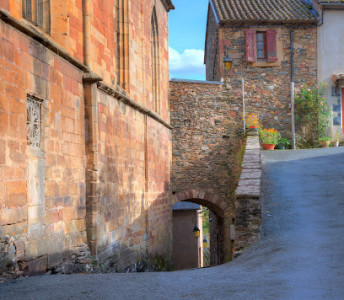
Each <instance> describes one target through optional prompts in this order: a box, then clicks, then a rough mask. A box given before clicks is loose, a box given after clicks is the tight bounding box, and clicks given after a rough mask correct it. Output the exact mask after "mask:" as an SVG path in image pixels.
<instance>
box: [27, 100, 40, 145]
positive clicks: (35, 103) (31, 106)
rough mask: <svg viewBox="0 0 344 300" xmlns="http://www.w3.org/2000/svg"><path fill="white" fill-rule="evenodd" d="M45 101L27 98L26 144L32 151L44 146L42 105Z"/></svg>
mask: <svg viewBox="0 0 344 300" xmlns="http://www.w3.org/2000/svg"><path fill="white" fill-rule="evenodd" d="M43 102H44V101H43V100H42V99H40V98H37V97H35V96H33V95H27V96H26V143H27V146H28V147H29V148H31V149H39V150H40V149H41V146H42V104H43Z"/></svg>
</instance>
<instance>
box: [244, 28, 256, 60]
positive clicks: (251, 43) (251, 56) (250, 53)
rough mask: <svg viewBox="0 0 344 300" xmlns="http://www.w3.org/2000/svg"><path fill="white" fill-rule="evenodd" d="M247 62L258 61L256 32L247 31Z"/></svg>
mask: <svg viewBox="0 0 344 300" xmlns="http://www.w3.org/2000/svg"><path fill="white" fill-rule="evenodd" d="M245 34H246V60H247V61H250V62H255V61H256V31H255V30H253V29H249V30H247V31H246V33H245Z"/></svg>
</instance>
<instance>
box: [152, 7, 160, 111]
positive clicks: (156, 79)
mask: <svg viewBox="0 0 344 300" xmlns="http://www.w3.org/2000/svg"><path fill="white" fill-rule="evenodd" d="M151 49H152V105H153V110H154V111H155V112H157V113H160V88H159V87H160V85H159V84H160V54H159V29H158V19H157V15H156V11H155V7H154V8H153V12H152V21H151Z"/></svg>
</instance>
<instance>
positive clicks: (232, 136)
mask: <svg viewBox="0 0 344 300" xmlns="http://www.w3.org/2000/svg"><path fill="white" fill-rule="evenodd" d="M170 90H171V95H170V107H171V124H172V126H173V130H172V135H173V138H172V143H173V147H172V148H173V151H172V152H173V161H172V191H173V193H175V194H176V200H179V201H180V200H189V201H190V200H192V201H193V202H196V203H198V204H201V205H204V206H207V207H208V208H209V209H210V210H212V211H213V212H214V213H215V214H216V216H217V218H213V224H214V226H212V232H213V234H212V238H214V239H215V240H216V241H213V242H212V243H211V244H212V245H211V248H212V253H213V252H216V253H215V256H216V257H215V256H214V257H212V261H213V263H215V264H218V263H223V262H224V261H228V260H230V259H231V258H232V250H233V249H232V247H233V244H232V242H231V238H233V237H231V236H230V227H231V225H233V221H234V219H235V208H234V192H235V188H236V186H237V180H238V174H240V166H239V163H240V158H239V157H240V149H241V143H242V131H243V127H242V126H243V125H242V124H243V122H242V112H241V105H240V103H237V99H235V98H234V97H232V96H231V95H230V94H229V93H228V92H227V91H226V90H224V85H223V84H222V83H219V82H202V81H188V80H177V79H175V80H172V81H171V82H170ZM214 239H213V240H214ZM215 244H216V245H215Z"/></svg>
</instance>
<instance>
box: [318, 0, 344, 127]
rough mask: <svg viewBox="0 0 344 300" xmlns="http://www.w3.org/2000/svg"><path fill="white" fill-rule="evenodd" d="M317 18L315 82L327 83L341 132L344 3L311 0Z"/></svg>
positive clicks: (343, 101)
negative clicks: (316, 68)
mask: <svg viewBox="0 0 344 300" xmlns="http://www.w3.org/2000/svg"><path fill="white" fill-rule="evenodd" d="M313 7H314V10H315V11H316V12H317V15H318V16H319V17H318V18H319V24H318V25H319V27H318V81H319V82H325V83H326V84H327V93H326V100H327V102H328V103H329V104H330V105H331V107H332V111H333V125H334V126H337V127H341V128H342V132H344V127H343V124H344V119H343V118H344V113H343V112H344V110H343V107H344V3H343V1H340V0H331V1H328V0H314V1H313Z"/></svg>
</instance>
